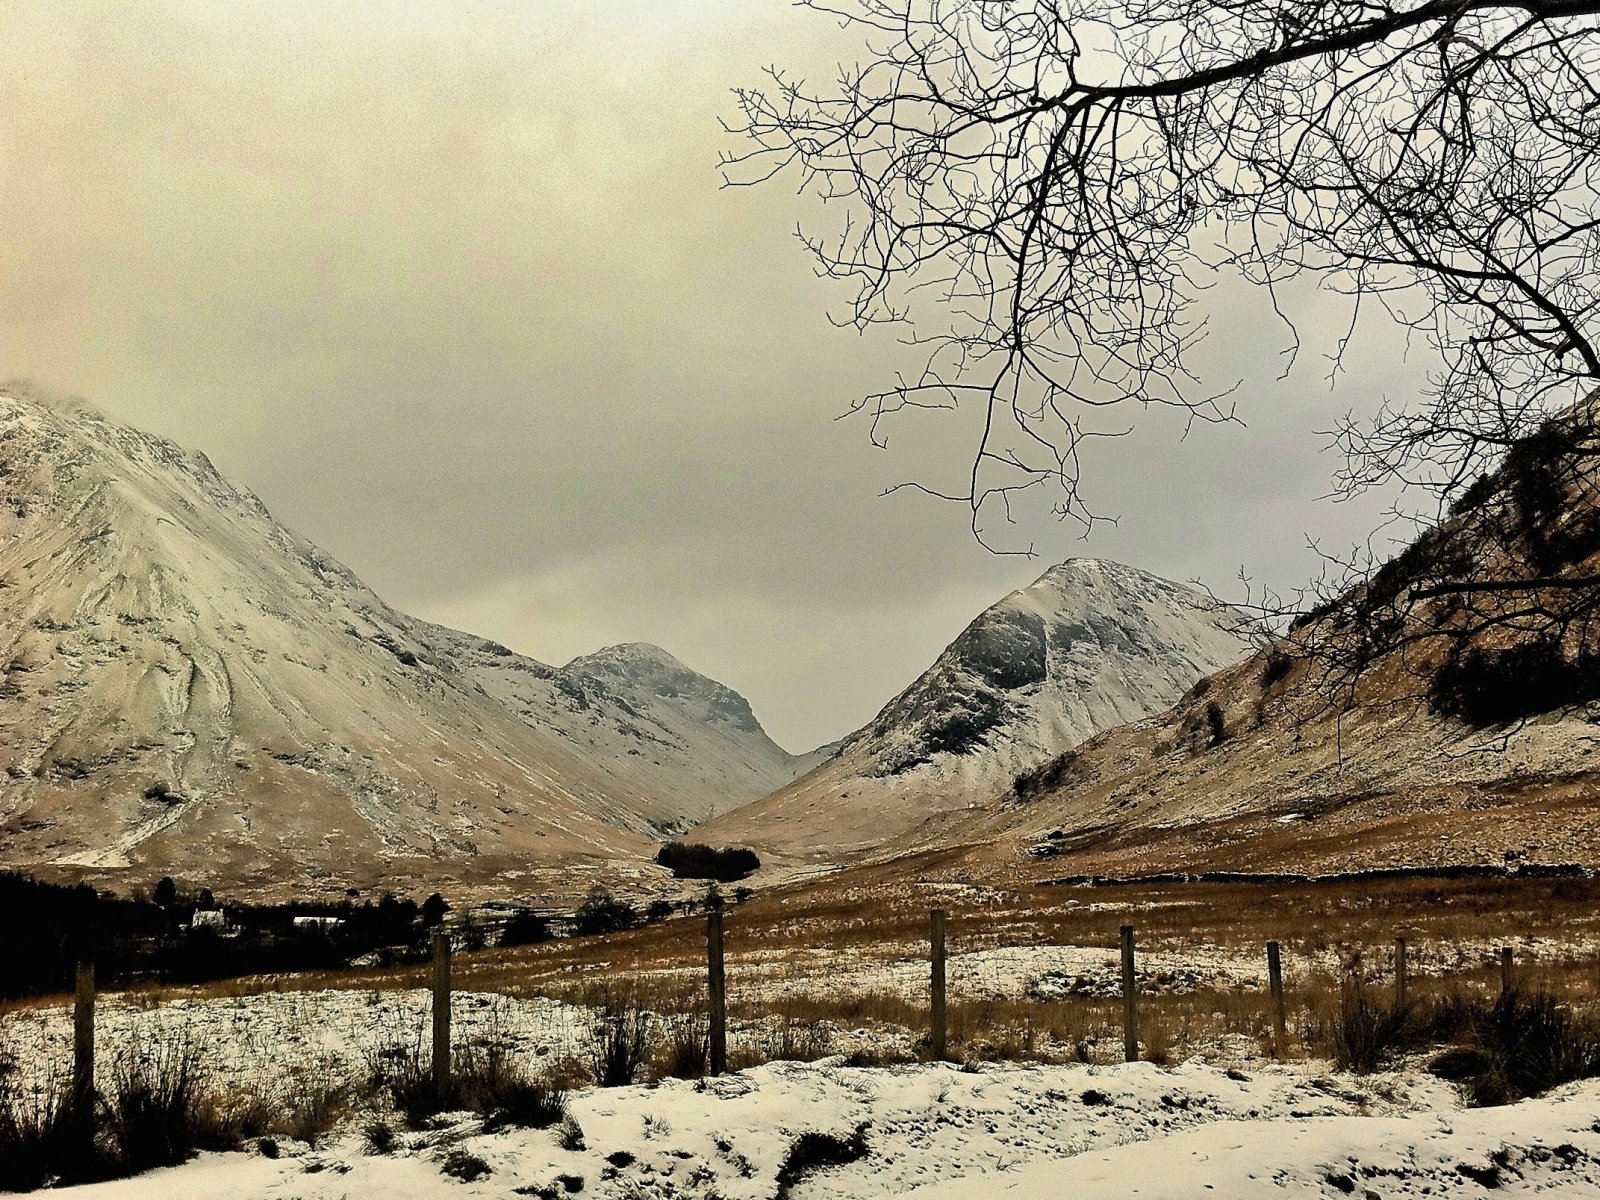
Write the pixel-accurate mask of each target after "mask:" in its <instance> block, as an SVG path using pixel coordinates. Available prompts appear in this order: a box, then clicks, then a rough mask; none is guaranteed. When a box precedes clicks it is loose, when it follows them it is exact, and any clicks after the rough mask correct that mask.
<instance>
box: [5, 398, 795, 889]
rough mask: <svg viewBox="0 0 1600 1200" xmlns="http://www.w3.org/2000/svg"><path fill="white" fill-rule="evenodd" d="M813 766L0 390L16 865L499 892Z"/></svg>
mask: <svg viewBox="0 0 1600 1200" xmlns="http://www.w3.org/2000/svg"><path fill="white" fill-rule="evenodd" d="M805 761H806V760H804V759H799V758H795V757H793V756H790V755H788V754H787V753H785V752H784V751H783V750H782V749H780V748H779V747H778V746H776V745H775V744H773V742H772V741H771V739H769V738H768V737H767V736H766V734H765V733H764V732H763V731H762V729H761V727H760V725H759V723H758V722H757V721H756V720H755V717H754V715H753V714H752V713H751V711H750V707H749V705H748V704H747V703H746V702H745V701H744V700H743V699H742V698H741V697H739V696H738V695H737V693H735V692H733V691H731V690H730V689H728V688H726V687H723V686H722V685H721V684H718V683H716V682H714V681H712V680H709V679H705V678H704V677H702V676H699V675H696V674H695V673H694V672H693V671H690V670H689V669H688V668H686V667H684V666H683V665H682V664H681V663H679V662H677V661H676V660H675V659H673V658H672V657H671V656H670V655H668V654H666V653H665V652H664V651H661V650H659V649H656V648H655V647H650V646H618V647H611V648H609V649H607V650H602V651H600V652H598V653H596V654H593V655H588V656H585V657H583V658H580V659H578V660H575V661H574V662H572V663H569V664H567V665H566V666H565V667H560V668H557V667H551V666H547V665H545V664H542V663H539V662H535V661H534V660H532V659H528V658H524V657H522V656H520V655H517V654H514V653H512V652H511V651H510V650H508V649H506V648H505V647H503V646H499V645H496V644H494V643H492V642H489V641H486V640H484V639H481V638H476V637H472V636H471V635H468V634H464V633H459V632H456V631H454V630H448V629H444V628H441V627H439V626H435V625H430V624H428V623H426V622H422V621H418V620H415V619H413V618H411V617H408V616H406V615H405V614H403V613H399V612H396V611H395V610H393V609H391V608H389V607H388V606H387V605H385V604H384V603H383V602H382V601H381V600H380V599H379V598H378V597H377V596H376V595H374V594H373V593H372V592H371V591H370V590H369V589H368V588H367V587H366V586H365V585H363V584H362V583H361V581H360V580H359V579H357V578H356V577H355V576H354V575H353V574H352V573H351V572H350V571H349V570H348V569H346V568H345V567H343V566H342V565H341V564H339V563H338V562H336V561H335V560H334V559H332V558H331V557H330V556H328V555H327V554H325V553H324V552H323V551H321V550H319V549H318V548H317V547H315V546H313V545H311V544H310V543H308V542H306V541H304V540H303V539H301V538H299V537H297V536H296V535H295V534H293V533H292V532H290V531H289V530H287V529H285V528H284V527H283V526H281V525H280V524H278V523H277V522H276V521H275V520H273V518H272V516H271V515H270V514H269V513H268V512H267V510H266V508H265V507H264V506H263V505H262V503H261V502H260V501H259V500H258V499H257V498H256V497H255V496H253V495H251V494H250V493H249V492H248V491H245V490H244V489H242V488H239V487H237V486H235V485H234V484H232V483H230V482H229V481H227V480H226V479H224V478H223V477H222V476H221V475H220V474H218V472H217V471H216V470H215V469H214V468H213V467H212V465H211V463H210V462H209V461H208V460H207V459H206V458H205V456H204V455H201V454H198V453H194V452H191V451H187V450H183V449H181V448H179V447H177V446H175V445H173V444H172V443H170V442H167V441H164V440H162V439H160V438H157V437H153V436H150V435H148V434H144V433H141V432H139V431H137V430H134V429H130V428H127V427H125V426H122V425H119V424H117V423H115V422H112V421H110V420H108V419H106V418H105V417H103V416H102V415H100V414H98V413H97V412H95V411H93V410H91V409H89V408H87V407H78V406H70V405H62V404H59V403H53V402H52V403H46V402H43V401H40V400H37V399H34V398H31V397H29V396H28V395H27V394H6V393H0V863H3V864H5V865H8V866H17V867H24V868H27V869H35V870H41V871H43V872H45V873H49V872H50V870H51V869H54V870H55V872H56V873H58V874H71V873H75V872H76V873H86V874H92V875H96V876H99V877H104V878H111V879H115V878H116V877H117V875H118V873H119V872H121V873H123V874H127V873H130V872H131V873H133V874H134V876H135V877H136V878H137V879H138V880H140V881H144V877H145V876H152V877H153V875H159V874H162V873H173V874H178V875H182V876H185V877H187V878H191V879H193V880H194V881H196V882H205V883H207V884H208V885H211V884H223V885H229V884H252V885H260V886H262V887H268V886H273V885H282V886H292V885H294V884H295V882H296V881H300V882H301V883H303V882H304V881H307V880H312V881H322V883H323V884H325V885H326V886H329V887H331V886H334V885H335V884H338V885H341V886H343V885H352V886H354V885H361V886H371V885H376V884H378V883H390V884H394V883H396V882H397V881H399V880H403V879H404V878H405V877H406V876H407V873H408V872H412V873H415V874H417V875H418V876H419V877H424V876H425V877H427V878H448V877H450V876H451V874H452V873H454V874H455V875H457V876H459V877H460V878H463V879H468V878H490V877H493V876H496V875H503V874H505V873H507V872H511V873H513V874H516V873H520V872H526V871H528V870H530V869H535V868H538V867H539V866H541V865H548V864H557V863H565V864H573V863H582V862H600V861H614V860H618V859H628V860H632V859H637V858H641V857H643V856H647V855H648V854H649V853H650V852H651V849H652V847H651V845H650V841H651V839H652V838H653V836H654V835H656V834H657V833H658V832H660V831H664V830H677V829H682V828H684V827H686V826H687V825H688V824H690V823H692V822H693V821H694V820H698V819H702V818H704V817H705V816H707V815H708V814H711V813H715V812H718V811H721V810H723V809H725V808H728V807H730V806H732V805H735V804H738V803H740V802H741V801H745V800H748V799H750V798H752V797H755V796H759V795H761V794H764V793H766V792H768V791H770V790H771V789H772V788H774V787H777V786H779V785H781V784H782V783H784V782H786V781H787V780H788V779H790V778H792V776H793V774H795V773H797V772H798V771H799V770H800V769H801V768H802V767H803V766H804V765H805ZM647 835H650V836H647Z"/></svg>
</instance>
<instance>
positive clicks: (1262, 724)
mask: <svg viewBox="0 0 1600 1200" xmlns="http://www.w3.org/2000/svg"><path fill="white" fill-rule="evenodd" d="M1594 404H1595V402H1594V401H1592V400H1591V401H1590V402H1588V403H1585V404H1583V405H1580V406H1579V407H1578V408H1576V409H1574V410H1573V411H1570V412H1568V413H1566V414H1564V415H1563V416H1561V417H1559V418H1557V419H1555V420H1553V421H1551V422H1550V423H1548V424H1547V425H1546V426H1545V427H1544V428H1543V429H1541V430H1540V431H1539V432H1538V433H1537V434H1536V435H1535V436H1534V437H1532V438H1530V439H1528V440H1527V441H1526V442H1524V443H1521V444H1519V445H1517V446H1515V447H1513V448H1512V450H1511V451H1510V453H1509V454H1508V456H1507V458H1506V462H1505V465H1504V466H1503V467H1502V468H1501V469H1500V470H1498V471H1496V472H1494V473H1492V474H1490V475H1488V476H1486V477H1484V478H1483V479H1481V480H1479V481H1478V482H1477V483H1476V484H1474V485H1473V486H1472V487H1471V488H1470V489H1468V490H1467V491H1466V492H1465V493H1464V494H1463V496H1462V497H1461V499H1460V500H1459V501H1458V502H1457V504H1456V507H1455V510H1454V512H1453V514H1452V515H1450V516H1449V517H1448V518H1447V519H1446V520H1444V521H1442V522H1441V523H1439V524H1438V525H1437V526H1436V527H1434V528H1432V529H1429V530H1427V531H1426V532H1425V533H1424V534H1423V535H1422V536H1421V537H1419V538H1418V539H1417V540H1416V541H1415V542H1414V543H1413V544H1412V545H1411V546H1409V547H1408V548H1407V549H1406V550H1405V551H1404V552H1403V553H1401V554H1399V555H1398V556H1396V557H1395V558H1394V559H1393V560H1392V561H1391V562H1389V563H1388V564H1386V565H1385V566H1384V567H1383V568H1382V569H1380V570H1379V571H1378V572H1377V573H1376V574H1375V575H1374V576H1373V577H1372V579H1371V580H1370V581H1369V582H1366V583H1363V584H1362V585H1360V586H1358V587H1355V588H1353V589H1350V590H1348V591H1346V592H1345V593H1343V594H1341V595H1337V596H1334V597H1330V598H1329V599H1328V600H1327V601H1326V602H1325V603H1323V604H1321V605H1319V606H1318V607H1317V608H1316V609H1314V610H1313V611H1312V612H1311V613H1309V614H1307V615H1306V616H1305V617H1302V618H1300V619H1299V620H1298V621H1297V622H1296V623H1295V626H1294V628H1293V629H1291V630H1289V631H1287V632H1286V633H1285V634H1284V636H1282V637H1281V638H1279V639H1277V640H1276V641H1275V642H1274V643H1273V644H1272V645H1270V646H1268V647H1266V648H1264V649H1262V650H1261V651H1260V652H1258V653H1257V654H1255V655H1254V656H1253V657H1251V658H1250V659H1249V660H1247V661H1245V662H1243V663H1240V664H1238V665H1236V666H1232V667H1229V668H1226V669H1224V670H1223V671H1220V672H1218V673H1216V674H1214V675H1212V676H1211V677H1209V678H1207V679H1205V680H1202V681H1201V682H1200V684H1198V685H1197V686H1196V687H1194V688H1192V689H1190V690H1189V692H1188V693H1187V694H1186V695H1185V696H1184V697H1183V698H1182V700H1180V702H1179V703H1178V704H1177V705H1176V706H1174V707H1173V708H1171V709H1169V710H1168V711H1166V712H1164V713H1162V714H1160V715H1159V716H1156V717H1154V718H1151V719H1149V720H1146V721H1142V722H1139V723H1136V724H1133V725H1130V726H1127V727H1124V728H1119V729H1115V730H1111V731H1108V732H1106V733H1103V734H1101V735H1100V736H1098V737H1096V738H1094V739H1092V740H1090V741H1088V742H1087V743H1085V744H1083V745H1081V746H1078V747H1076V748H1075V749H1074V750H1072V751H1070V752H1067V753H1065V754H1061V755H1059V756H1057V757H1056V758H1055V759H1053V760H1052V761H1051V762H1049V763H1047V764H1045V765H1043V766H1042V767H1040V768H1039V769H1038V770H1036V771H1034V772H1031V773H1030V774H1029V775H1028V776H1026V777H1025V778H1023V779H1020V780H1019V781H1018V783H1017V785H1016V786H1014V787H1012V788H1010V789H1005V790H1004V791H1003V792H999V793H996V795H995V796H994V797H992V798H991V800H990V802H989V803H988V804H986V805H985V806H984V808H983V809H982V811H978V812H973V813H970V814H961V815H959V816H958V817H955V818H951V819H948V820H946V821H945V822H943V823H942V824H941V825H939V826H938V827H937V828H925V829H923V830H921V831H919V834H918V837H917V838H916V839H910V840H906V841H902V842H901V843H900V845H899V846H898V847H896V849H897V850H900V851H904V850H909V849H915V848H922V849H934V848H938V849H940V850H941V851H942V852H945V853H944V861H945V862H946V863H947V864H948V865H949V867H950V868H951V869H952V870H954V871H955V872H956V873H958V874H964V873H966V872H969V871H971V870H978V871H979V872H981V873H992V872H996V871H999V872H1002V873H1007V874H1010V875H1013V876H1020V877H1023V878H1037V879H1045V878H1052V877H1061V876H1072V875H1129V874H1137V873H1141V872H1152V871H1158V872H1167V871H1178V872H1199V871H1214V870H1223V871H1238V870H1243V871H1264V872H1300V873H1310V874H1326V873H1333V872H1341V871H1351V870H1371V869H1390V868H1395V867H1428V868H1453V867H1456V866H1461V865H1471V866H1477V867H1510V868H1512V869H1519V868H1523V867H1527V866H1530V865H1534V866H1537V865H1550V866H1554V865H1563V864H1581V865H1585V866H1589V867H1600V625H1597V623H1596V616H1597V612H1600V469H1597V468H1600V424H1597V422H1596V417H1595V407H1594Z"/></svg>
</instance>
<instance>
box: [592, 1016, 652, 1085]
mask: <svg viewBox="0 0 1600 1200" xmlns="http://www.w3.org/2000/svg"><path fill="white" fill-rule="evenodd" d="M651 1024H652V1022H651V1019H650V1014H649V1013H647V1012H645V1011H643V1010H642V1009H638V1008H621V1009H614V1008H612V1007H611V1006H609V1005H607V1006H606V1008H605V1009H604V1010H602V1011H601V1013H600V1014H599V1015H598V1016H597V1017H596V1018H595V1021H594V1024H593V1026H591V1029H590V1044H589V1048H590V1062H591V1063H592V1064H593V1066H594V1081H595V1083H596V1084H597V1085H598V1086H600V1087H626V1086H627V1085H628V1084H630V1083H632V1082H633V1077H634V1075H635V1074H636V1073H637V1072H638V1070H639V1067H640V1065H641V1064H642V1063H643V1062H644V1059H645V1051H646V1050H647V1048H648V1046H649V1042H650V1028H651Z"/></svg>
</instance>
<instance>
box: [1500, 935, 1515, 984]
mask: <svg viewBox="0 0 1600 1200" xmlns="http://www.w3.org/2000/svg"><path fill="white" fill-rule="evenodd" d="M1511 984H1512V977H1511V947H1510V946H1502V947H1500V991H1501V992H1502V993H1509V992H1510V991H1511Z"/></svg>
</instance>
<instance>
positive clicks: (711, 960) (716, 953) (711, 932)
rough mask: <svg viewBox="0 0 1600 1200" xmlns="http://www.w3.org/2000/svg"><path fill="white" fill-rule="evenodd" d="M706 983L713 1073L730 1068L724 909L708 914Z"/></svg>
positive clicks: (719, 1072)
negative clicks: (723, 943) (724, 961)
mask: <svg viewBox="0 0 1600 1200" xmlns="http://www.w3.org/2000/svg"><path fill="white" fill-rule="evenodd" d="M706 971H707V977H706V983H707V991H708V992H709V994H710V1000H711V1045H710V1052H711V1073H712V1074H713V1075H721V1074H723V1073H725V1072H726V1071H727V1069H728V981H727V976H726V975H725V974H724V970H723V961H722V910H721V909H719V908H717V909H712V910H711V912H710V913H709V914H708V915H707V916H706Z"/></svg>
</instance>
